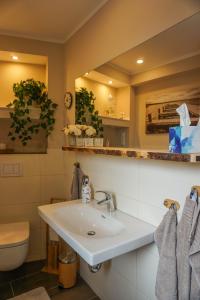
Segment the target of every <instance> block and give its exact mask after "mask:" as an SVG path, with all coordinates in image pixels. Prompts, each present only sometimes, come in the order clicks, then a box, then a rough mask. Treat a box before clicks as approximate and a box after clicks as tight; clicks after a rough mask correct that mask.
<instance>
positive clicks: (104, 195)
mask: <svg viewBox="0 0 200 300" xmlns="http://www.w3.org/2000/svg"><path fill="white" fill-rule="evenodd" d="M112 198H113V197H112V193H109V192H105V191H96V192H95V193H94V199H95V200H96V201H97V203H99V202H104V201H109V200H112Z"/></svg>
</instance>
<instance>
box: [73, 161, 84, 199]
mask: <svg viewBox="0 0 200 300" xmlns="http://www.w3.org/2000/svg"><path fill="white" fill-rule="evenodd" d="M83 176H84V173H83V171H82V170H81V168H80V166H79V165H77V164H75V165H74V172H73V179H72V185H71V200H76V199H81V188H82V179H83Z"/></svg>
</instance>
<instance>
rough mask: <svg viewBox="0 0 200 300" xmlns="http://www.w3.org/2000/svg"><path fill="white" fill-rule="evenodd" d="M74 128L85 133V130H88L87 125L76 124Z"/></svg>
mask: <svg viewBox="0 0 200 300" xmlns="http://www.w3.org/2000/svg"><path fill="white" fill-rule="evenodd" d="M76 126H77V128H79V129H80V130H82V131H85V130H87V129H88V126H87V125H81V124H77V125H76Z"/></svg>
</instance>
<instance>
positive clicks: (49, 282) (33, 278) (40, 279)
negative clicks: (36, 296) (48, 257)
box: [11, 272, 58, 296]
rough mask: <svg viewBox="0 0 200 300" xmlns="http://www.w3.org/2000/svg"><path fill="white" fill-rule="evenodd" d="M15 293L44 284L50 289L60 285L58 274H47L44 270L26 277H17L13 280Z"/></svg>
mask: <svg viewBox="0 0 200 300" xmlns="http://www.w3.org/2000/svg"><path fill="white" fill-rule="evenodd" d="M11 284H12V287H13V291H14V295H15V296H17V295H19V294H22V293H25V292H27V291H30V290H32V289H34V288H37V287H41V286H43V287H44V288H46V290H47V291H48V290H49V289H51V288H54V287H56V286H57V285H58V280H57V276H56V275H52V274H47V273H43V272H39V273H35V274H32V275H29V276H26V277H24V278H20V279H17V280H15V281H12V282H11Z"/></svg>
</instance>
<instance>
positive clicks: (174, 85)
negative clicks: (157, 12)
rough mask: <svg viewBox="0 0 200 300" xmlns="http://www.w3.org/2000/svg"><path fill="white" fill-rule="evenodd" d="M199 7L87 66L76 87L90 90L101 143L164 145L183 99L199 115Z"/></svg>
mask: <svg viewBox="0 0 200 300" xmlns="http://www.w3.org/2000/svg"><path fill="white" fill-rule="evenodd" d="M198 28H200V13H198V14H196V15H194V16H192V17H190V18H188V19H186V20H185V21H183V22H181V23H179V24H177V25H176V26H174V27H172V28H170V29H168V30H167V31H164V32H162V33H160V34H159V35H157V36H155V37H154V38H152V39H150V40H148V41H146V42H145V43H143V44H141V45H139V46H137V47H135V48H133V49H130V50H129V51H127V52H126V53H123V54H122V55H120V56H118V57H116V58H115V59H113V60H111V61H109V62H107V63H105V64H104V65H102V66H100V67H97V68H96V69H95V70H88V72H87V73H86V74H83V76H81V77H80V78H77V79H76V82H75V87H76V91H78V90H80V88H86V89H87V90H88V91H92V92H93V93H94V96H95V97H96V100H95V109H96V110H98V112H99V115H100V116H101V118H102V121H103V127H104V146H111V147H132V148H133V147H134V148H143V149H168V130H169V127H170V126H175V125H177V124H179V117H178V115H177V113H176V108H177V107H178V106H179V105H180V104H181V103H183V102H185V103H187V105H188V108H189V112H190V117H191V121H192V124H196V123H197V122H198V119H199V115H200V35H199V30H198Z"/></svg>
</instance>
